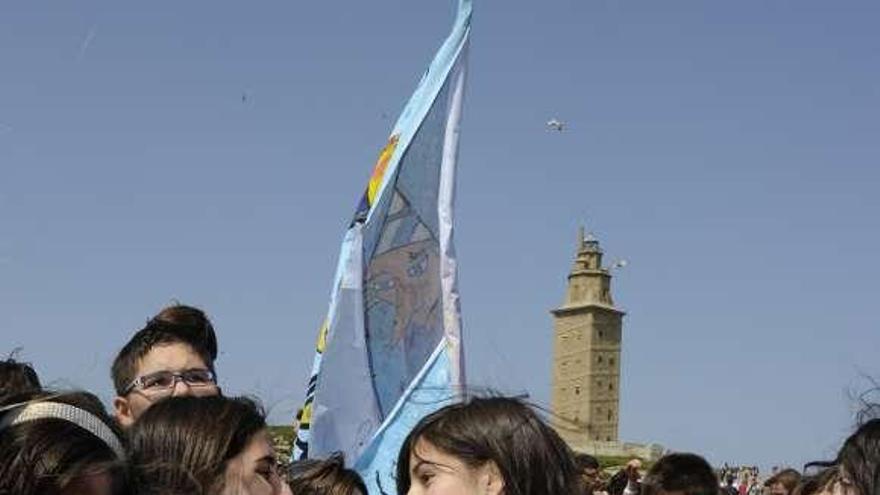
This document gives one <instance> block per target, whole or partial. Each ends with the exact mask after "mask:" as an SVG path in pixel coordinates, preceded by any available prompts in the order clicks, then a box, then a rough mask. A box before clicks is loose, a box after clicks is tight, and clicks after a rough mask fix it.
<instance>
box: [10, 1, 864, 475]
mask: <svg viewBox="0 0 880 495" xmlns="http://www.w3.org/2000/svg"><path fill="white" fill-rule="evenodd" d="M452 13H453V8H452V3H451V2H447V1H433V2H426V1H422V2H404V1H386V0H374V1H371V2H333V1H330V2H308V3H306V2H280V1H274V2H262V3H259V4H253V5H252V4H245V3H242V2H221V1H214V2H204V1H198V2H184V3H181V2H148V3H144V2H141V3H139V4H122V3H119V2H110V1H106V2H79V3H76V4H71V3H66V4H55V3H53V4H50V3H48V2H27V3H25V2H18V3H4V4H3V5H2V6H0V332H2V337H0V351H3V352H6V351H5V350H4V349H6V350H12V349H13V348H15V347H19V346H21V347H23V348H24V351H23V352H22V354H21V355H20V357H22V358H23V359H26V360H30V361H33V362H34V363H35V365H36V367H37V369H38V371H39V372H40V374H41V375H42V377H43V379H44V381H46V382H50V383H53V384H55V385H60V386H75V387H85V388H87V389H90V390H94V391H95V392H97V393H98V394H99V395H101V396H102V397H103V398H105V399H109V398H110V396H111V386H110V380H109V377H108V375H109V371H108V370H109V365H110V362H111V360H112V358H113V356H114V354H115V352H116V350H117V349H118V348H119V347H120V346H121V345H122V344H123V343H124V342H125V341H126V340H127V338H128V337H129V336H130V334H131V333H132V332H133V331H134V330H136V329H138V328H139V327H140V326H141V325H142V324H143V323H144V321H145V320H146V319H147V318H148V317H149V316H150V315H151V314H153V313H155V312H156V311H157V310H158V309H159V308H161V307H162V306H164V305H166V304H168V303H169V302H170V301H172V300H173V299H177V300H180V301H182V302H185V303H189V304H194V305H197V306H200V307H202V308H204V309H205V310H206V311H208V313H209V314H210V315H211V317H212V318H213V320H214V322H215V325H216V327H217V329H218V334H219V339H220V347H221V357H220V359H219V361H218V368H219V371H220V374H221V382H222V384H223V386H224V388H225V389H226V390H227V391H228V392H230V393H255V394H256V395H258V396H259V397H261V398H262V399H263V400H264V401H265V402H266V404H267V405H268V406H270V407H271V411H272V415H271V418H272V420H273V421H275V422H282V421H287V419H288V418H289V417H290V415H291V414H292V411H293V410H294V409H295V407H296V405H297V403H298V402H299V401H300V400H301V397H302V390H303V387H304V385H305V380H306V377H307V374H308V369H309V367H310V365H311V360H312V346H313V341H314V337H315V333H316V330H317V327H318V325H319V323H320V321H321V319H322V317H323V314H324V312H325V310H326V305H327V297H328V293H329V289H330V282H331V277H332V272H333V269H334V267H335V262H336V257H337V250H338V246H339V242H340V240H341V236H342V233H343V231H344V228H345V227H346V224H347V222H348V220H349V219H350V217H351V214H352V212H353V211H354V207H355V205H356V202H357V200H358V199H359V198H360V195H361V193H362V191H363V188H364V187H365V184H366V180H367V178H368V175H369V172H370V169H371V167H372V164H373V162H374V160H375V157H376V154H377V153H378V151H379V149H380V148H381V147H382V145H383V144H384V142H385V139H386V137H387V133H388V131H389V130H390V127H391V125H392V124H393V121H394V119H395V118H396V115H397V112H399V111H400V109H401V108H402V106H403V104H404V103H405V102H406V100H407V98H408V97H409V94H410V92H411V91H412V89H413V88H414V87H415V84H416V82H417V81H418V79H419V77H420V76H421V73H422V71H423V69H424V67H425V66H426V64H427V63H428V62H429V61H430V59H431V57H432V56H433V53H434V50H435V49H436V48H437V47H438V46H439V44H440V43H441V41H442V39H443V38H444V37H445V35H446V33H447V31H448V29H449V26H450V25H451V21H452ZM878 21H880V6H878V5H877V4H876V3H874V2H868V1H845V2H834V3H829V2H821V1H812V0H800V1H797V2H795V1H782V0H779V1H774V2H766V1H757V0H745V1H740V2H694V1H679V0H669V1H664V2H626V1H619V0H615V1H594V0H588V1H583V0H578V1H555V0H550V1H544V2H524V1H519V0H505V1H503V2H502V1H499V0H495V1H485V2H483V1H477V2H476V5H475V6H474V23H473V33H472V40H471V65H470V73H469V87H468V92H467V97H466V102H465V110H464V121H463V130H462V140H461V151H460V155H459V159H460V169H459V176H458V179H459V183H458V203H457V219H456V222H457V224H456V228H457V230H456V244H457V251H458V254H459V265H460V288H461V294H462V309H463V320H464V331H465V334H466V337H465V342H466V353H467V359H468V362H467V365H468V369H469V373H470V378H471V382H472V384H474V385H476V386H487V387H493V388H497V389H500V390H502V391H506V392H510V393H520V392H528V393H529V394H530V395H531V397H532V399H533V400H534V401H536V402H538V403H541V404H546V403H547V402H548V400H549V387H550V355H551V350H552V322H551V319H550V315H549V310H550V309H552V308H553V307H555V306H557V305H559V304H560V303H561V302H562V297H563V294H564V289H565V275H566V273H567V271H568V268H569V266H570V263H571V261H572V259H573V256H574V249H575V240H574V239H575V233H576V229H577V226H578V225H580V224H582V223H583V224H586V226H587V228H588V229H589V230H592V231H594V232H595V233H596V235H597V236H598V237H599V239H600V240H601V241H602V243H603V247H604V248H605V249H606V252H607V257H608V258H626V259H628V260H629V262H630V263H629V266H628V267H626V268H625V269H624V270H622V271H620V272H618V274H617V276H616V277H615V280H614V294H615V298H616V301H617V303H618V304H619V305H620V306H621V307H622V308H623V309H625V310H626V311H627V312H628V314H627V316H626V319H625V324H624V325H625V326H624V342H625V343H624V354H623V362H622V365H623V383H622V392H621V393H622V403H621V408H622V411H621V436H622V438H623V439H625V440H632V441H654V442H659V443H662V444H664V445H666V446H667V447H669V448H673V449H678V450H692V451H696V452H700V453H703V454H705V455H707V456H708V457H709V458H710V460H712V461H714V462H718V463H720V462H724V461H727V462H743V463H758V464H761V465H764V466H769V465H772V464H782V463H786V464H793V465H799V464H801V463H802V462H804V461H807V460H813V459H817V458H824V457H828V456H830V455H831V454H832V453H833V452H834V450H835V449H836V447H837V446H838V445H839V443H840V440H841V439H842V438H843V437H844V436H845V435H846V434H847V432H848V431H849V430H850V428H851V426H852V421H853V417H852V413H853V402H852V400H851V399H850V397H849V394H850V393H851V392H853V391H859V390H861V389H863V388H864V387H866V386H867V383H866V381H865V380H864V379H862V378H860V377H861V376H862V375H869V376H875V377H878V376H880V365H878V364H877V349H878V348H880V332H878V330H880V329H878V327H877V318H876V316H875V311H874V309H875V307H876V301H877V300H878V296H880V289H878V286H877V282H876V281H877V280H878V279H880V263H878V262H877V260H876V258H875V254H876V253H877V252H880V234H878V230H880V229H878V228H877V226H878V220H877V219H878V217H880V199H878V194H877V192H876V191H877V189H878V186H880V172H878V167H877V165H878V158H880V140H878V139H877V136H878V135H880V122H878V117H877V109H878V106H880V105H878V104H880V90H878V88H880V85H878V79H880V77H878V76H880V63H878V62H880V60H878V58H880V52H878V50H877V46H878V43H880V33H878V31H877V29H876V26H877V24H878ZM243 96H244V98H243ZM243 100H244V101H243ZM554 117H555V118H558V119H561V120H563V121H565V122H567V123H568V125H569V127H568V128H567V130H566V131H565V132H562V133H555V132H549V131H547V130H546V129H545V128H544V122H546V121H547V120H549V119H550V118H554Z"/></svg>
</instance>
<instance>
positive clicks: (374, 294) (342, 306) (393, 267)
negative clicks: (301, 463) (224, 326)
mask: <svg viewBox="0 0 880 495" xmlns="http://www.w3.org/2000/svg"><path fill="white" fill-rule="evenodd" d="M470 19H471V1H470V0H459V2H458V9H457V14H456V19H455V24H454V26H453V29H452V32H451V33H450V35H449V37H448V38H447V39H446V40H445V42H444V43H443V45H442V46H441V47H440V49H439V51H438V52H437V54H436V55H435V58H434V60H433V61H432V62H431V64H430V66H429V68H428V70H427V71H426V72H425V74H424V76H423V77H422V79H421V81H420V82H419V84H418V86H417V88H416V90H415V92H414V93H413V95H412V97H411V98H410V100H409V101H408V103H407V104H406V106H405V107H404V110H403V112H402V114H401V115H400V117H399V118H398V120H397V122H396V123H395V125H394V127H393V129H392V131H391V135H390V136H389V138H388V141H387V143H386V145H385V146H384V148H383V149H382V151H381V153H380V154H379V158H378V160H377V162H376V165H375V167H374V169H373V173H372V176H371V177H370V180H369V184H368V186H367V190H366V192H365V193H364V196H363V198H362V200H361V202H360V204H359V206H358V208H357V210H356V212H355V215H354V220H353V221H352V223H351V225H350V226H349V228H348V229H347V230H346V232H345V235H344V238H343V241H342V247H341V251H340V256H339V262H338V265H337V268H336V275H335V277H334V282H333V287H332V290H331V296H330V306H329V309H328V312H327V317H326V319H325V320H324V323H323V324H322V326H321V329H320V331H319V334H318V342H317V346H316V347H317V353H316V356H315V361H314V365H313V368H312V374H311V376H310V379H309V383H308V386H307V391H306V400H305V403H304V406H303V410H302V416H301V419H300V425H299V428H298V431H297V438H296V440H295V444H294V452H293V454H292V456H293V459H294V460H298V459H305V458H321V457H325V456H327V455H329V454H330V453H332V452H336V451H340V452H342V453H344V454H345V457H346V459H347V461H348V462H349V463H350V464H353V465H354V467H355V469H356V470H358V472H360V474H361V476H363V477H364V481H365V482H366V483H367V486H368V488H369V491H370V493H394V492H395V491H396V489H395V484H394V474H393V473H394V469H395V462H396V459H397V453H398V450H399V448H400V445H401V443H402V441H403V438H404V437H405V436H406V434H407V433H409V431H410V429H411V428H412V427H413V426H414V425H415V423H416V422H417V421H418V420H419V419H420V418H421V417H422V416H424V415H426V414H428V413H430V412H432V411H434V410H436V409H438V408H439V407H441V406H443V405H445V404H447V403H449V402H450V401H452V400H454V398H455V397H457V396H458V395H459V392H460V391H461V390H462V387H463V385H464V380H465V374H464V367H463V361H464V360H463V350H462V345H461V318H460V310H459V299H458V288H457V268H456V261H455V252H454V249H453V243H452V239H453V228H452V216H453V200H454V191H455V168H456V160H457V154H458V136H459V122H460V116H461V106H462V99H463V93H464V82H465V66H466V59H467V51H468V38H469V34H470Z"/></svg>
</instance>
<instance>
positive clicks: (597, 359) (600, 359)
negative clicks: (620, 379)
mask: <svg viewBox="0 0 880 495" xmlns="http://www.w3.org/2000/svg"><path fill="white" fill-rule="evenodd" d="M596 361H598V362H599V364H602V356H599V357H598V358H596Z"/></svg>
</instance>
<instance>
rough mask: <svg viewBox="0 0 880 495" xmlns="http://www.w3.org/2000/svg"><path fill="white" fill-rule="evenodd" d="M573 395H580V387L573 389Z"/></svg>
mask: <svg viewBox="0 0 880 495" xmlns="http://www.w3.org/2000/svg"><path fill="white" fill-rule="evenodd" d="M574 394H575V395H581V388H580V387H575V388H574Z"/></svg>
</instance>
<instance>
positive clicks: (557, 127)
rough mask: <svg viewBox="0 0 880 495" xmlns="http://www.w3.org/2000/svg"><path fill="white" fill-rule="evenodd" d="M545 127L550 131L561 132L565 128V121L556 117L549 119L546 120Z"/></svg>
mask: <svg viewBox="0 0 880 495" xmlns="http://www.w3.org/2000/svg"><path fill="white" fill-rule="evenodd" d="M547 129H549V130H551V131H557V132H562V131H563V130H565V122H562V121H561V120H558V119H550V120H548V121H547Z"/></svg>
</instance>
